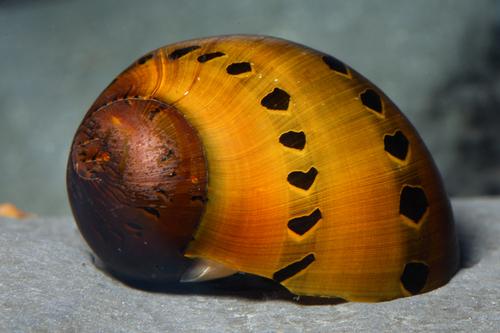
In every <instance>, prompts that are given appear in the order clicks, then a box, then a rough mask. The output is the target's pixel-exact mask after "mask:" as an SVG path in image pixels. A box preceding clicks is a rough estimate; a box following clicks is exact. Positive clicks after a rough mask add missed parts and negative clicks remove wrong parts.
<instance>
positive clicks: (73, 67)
mask: <svg viewBox="0 0 500 333" xmlns="http://www.w3.org/2000/svg"><path fill="white" fill-rule="evenodd" d="M230 33H253V34H265V35H273V36H277V37H282V38H286V39H290V40H293V41H296V42H299V43H302V44H305V45H308V46H310V47H313V48H316V49H318V50H321V51H324V52H326V53H329V54H331V55H333V56H335V57H338V58H339V59H341V60H343V61H344V62H346V63H347V64H349V65H350V66H352V67H353V68H355V69H356V70H358V71H359V72H361V73H362V74H363V75H365V76H366V77H368V78H369V79H370V80H371V81H372V82H374V83H375V84H376V85H377V86H379V87H380V88H381V89H382V90H383V91H384V92H385V93H386V94H387V95H388V96H389V97H390V98H391V99H392V100H393V101H394V102H395V103H396V104H397V105H398V106H399V107H400V109H401V110H402V111H403V112H404V113H405V114H406V115H407V116H408V118H410V120H411V121H412V122H413V124H414V125H415V126H416V127H417V130H418V131H419V133H420V134H421V136H422V137H423V139H424V141H425V142H426V144H427V146H428V147H429V149H430V151H431V153H432V154H433V156H434V158H435V160H436V162H437V164H438V167H439V169H440V171H441V174H442V176H443V178H444V180H445V184H446V188H447V191H448V193H449V194H450V195H451V196H477V195H495V194H497V195H498V194H500V1H495V0H476V1H470V0H452V1H445V0H441V1H434V0H421V1H414V0H405V1H402V0H383V1H382V0H380V1H373V0H363V1H361V0H358V1H332V0H322V1H319V0H316V1H309V2H306V1H278V0H266V1H250V0H245V1H234V0H219V1H214V0H212V1H202V0H197V1H195V0H184V1H181V0H179V1H174V0H168V1H167V0H154V1H137V0H136V1H130V0H123V1H112V0H99V1H97V0H87V1H83V0H82V1H76V0H0V153H1V157H0V202H12V203H14V204H16V205H17V206H19V207H20V208H22V209H24V210H28V211H31V212H34V213H36V214H39V215H50V216H57V215H67V214H70V210H69V205H68V201H67V197H66V187H65V168H66V160H67V157H68V152H69V145H70V143H71V140H72V138H73V134H74V132H75V131H76V128H77V127H78V125H79V122H80V121H81V119H82V118H83V116H84V114H85V112H86V111H87V109H88V107H89V106H90V104H91V103H92V102H93V101H94V99H95V98H96V97H97V95H98V94H99V93H100V92H101V91H102V90H103V89H104V88H105V87H106V86H107V84H108V83H109V82H110V81H111V80H112V79H113V78H114V77H115V76H116V75H117V74H119V73H120V72H121V71H122V70H123V69H125V68H126V67H127V66H128V65H129V64H131V63H132V62H133V61H134V60H135V59H137V58H138V57H139V56H141V55H143V54H144V53H146V52H148V51H150V50H152V49H155V48H157V47H160V46H162V45H165V44H169V43H173V42H176V41H181V40H185V39H190V38H196V37H203V36H209V35H218V34H230Z"/></svg>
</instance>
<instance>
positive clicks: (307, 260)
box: [273, 253, 316, 282]
mask: <svg viewBox="0 0 500 333" xmlns="http://www.w3.org/2000/svg"><path fill="white" fill-rule="evenodd" d="M314 260H316V258H315V257H314V254H312V253H310V254H308V255H307V256H305V257H304V258H302V259H301V260H299V261H296V262H294V263H292V264H290V265H288V266H286V267H285V268H282V269H280V270H279V271H277V272H276V273H274V274H273V280H275V281H277V282H283V281H285V280H286V279H289V278H291V277H292V276H294V275H296V274H298V273H300V272H301V271H303V270H304V269H306V268H307V267H308V266H309V265H310V264H311V263H312V262H313V261H314Z"/></svg>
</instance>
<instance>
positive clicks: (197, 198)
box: [191, 195, 208, 203]
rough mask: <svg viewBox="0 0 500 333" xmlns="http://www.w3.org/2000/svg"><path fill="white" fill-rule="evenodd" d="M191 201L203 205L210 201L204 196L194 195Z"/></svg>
mask: <svg viewBox="0 0 500 333" xmlns="http://www.w3.org/2000/svg"><path fill="white" fill-rule="evenodd" d="M191 201H200V202H201V203H205V202H207V201H208V199H207V198H205V197H204V196H202V195H193V196H192V197H191Z"/></svg>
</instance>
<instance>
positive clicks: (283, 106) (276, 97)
mask: <svg viewBox="0 0 500 333" xmlns="http://www.w3.org/2000/svg"><path fill="white" fill-rule="evenodd" d="M289 103H290V95H289V94H288V93H287V92H286V91H284V90H281V89H280V88H274V90H273V91H272V92H270V93H269V94H267V95H266V96H265V97H264V98H263V99H262V100H261V101H260V104H261V105H262V106H264V107H266V108H268V109H269V110H288V104H289Z"/></svg>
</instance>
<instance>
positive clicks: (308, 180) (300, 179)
mask: <svg viewBox="0 0 500 333" xmlns="http://www.w3.org/2000/svg"><path fill="white" fill-rule="evenodd" d="M317 175H318V170H316V168H315V167H312V168H310V169H309V171H307V172H302V171H293V172H291V173H289V174H288V177H287V180H288V182H289V183H290V184H291V185H293V186H295V187H298V188H301V189H303V190H308V189H309V188H310V187H311V185H312V184H313V183H314V180H315V179H316V176H317Z"/></svg>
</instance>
